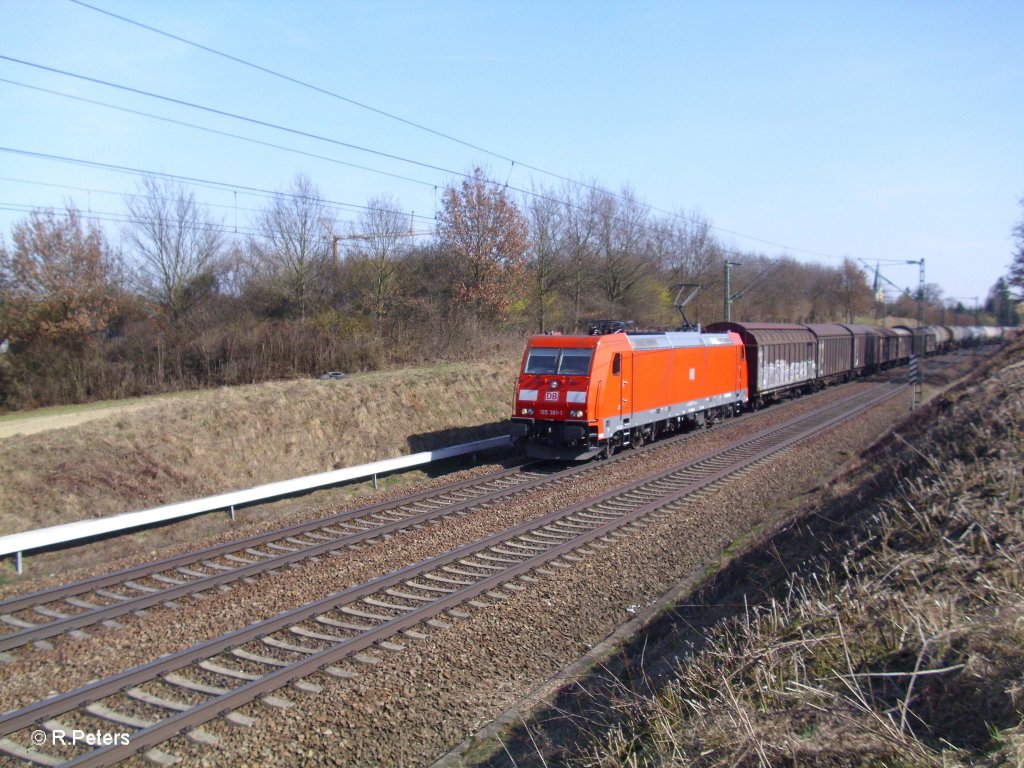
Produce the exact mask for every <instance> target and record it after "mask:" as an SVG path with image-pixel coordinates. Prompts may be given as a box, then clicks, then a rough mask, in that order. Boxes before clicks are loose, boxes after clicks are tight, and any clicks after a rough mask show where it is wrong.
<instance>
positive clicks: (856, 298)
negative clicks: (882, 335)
mask: <svg viewBox="0 0 1024 768" xmlns="http://www.w3.org/2000/svg"><path fill="white" fill-rule="evenodd" d="M837 293H838V298H839V302H838V303H839V306H840V307H841V308H842V310H843V315H844V318H843V319H845V320H846V322H848V323H852V322H853V321H854V319H855V318H856V316H857V315H858V314H861V315H867V314H870V312H871V309H872V306H873V304H874V299H873V298H872V296H871V287H870V286H869V285H868V281H867V278H866V277H865V276H864V271H863V270H862V269H861V268H860V267H858V266H857V263H856V262H855V261H854V260H853V259H850V258H845V259H843V263H842V266H840V267H839V269H838V281H837Z"/></svg>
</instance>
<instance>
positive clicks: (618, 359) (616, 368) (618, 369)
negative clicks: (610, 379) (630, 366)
mask: <svg viewBox="0 0 1024 768" xmlns="http://www.w3.org/2000/svg"><path fill="white" fill-rule="evenodd" d="M620 373H622V353H621V352H616V353H615V357H613V358H612V376H618V375H619V374H620Z"/></svg>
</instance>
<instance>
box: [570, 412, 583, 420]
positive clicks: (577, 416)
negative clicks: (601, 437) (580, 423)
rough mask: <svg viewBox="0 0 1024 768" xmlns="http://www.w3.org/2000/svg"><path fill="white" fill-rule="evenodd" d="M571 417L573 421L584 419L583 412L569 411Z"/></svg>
mask: <svg viewBox="0 0 1024 768" xmlns="http://www.w3.org/2000/svg"><path fill="white" fill-rule="evenodd" d="M569 417H570V418H573V419H582V418H583V411H569Z"/></svg>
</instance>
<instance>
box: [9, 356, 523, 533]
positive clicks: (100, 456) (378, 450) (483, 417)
mask: <svg viewBox="0 0 1024 768" xmlns="http://www.w3.org/2000/svg"><path fill="white" fill-rule="evenodd" d="M516 363H517V361H516V360H511V359H509V360H504V359H503V360H495V361H491V362H486V363H474V364H448V365H439V366H433V367H430V368H416V369H406V370H400V371H390V372H377V373H369V374H362V375H354V376H351V377H349V378H348V379H345V380H343V381H330V382H322V381H316V380H296V381H288V382H275V383H269V384H259V385H253V386H244V387H232V388H223V389H218V390H209V391H206V392H201V393H198V394H197V395H196V396H194V397H188V398H172V399H167V400H163V399H160V400H158V401H156V402H155V403H154V404H153V405H152V406H149V407H146V408H145V409H142V410H138V411H132V412H127V413H124V414H120V415H117V416H113V417H109V418H106V419H103V420H98V421H93V422H89V423H86V424H81V425H79V426H75V427H71V428H68V429H61V430H53V431H48V432H43V433H39V434H35V435H26V436H15V437H11V438H8V439H6V440H3V441H2V442H0V466H2V467H4V473H5V476H4V480H3V483H2V485H0V535H2V534H7V533H12V532H15V531H19V530H27V529H31V528H36V527H40V526H46V525H55V524H58V523H64V522H70V521H73V520H80V519H87V518H92V517H100V516H104V515H110V514H115V513H119V512H126V511H131V510H135V509H142V508H146V507H150V506H157V505H160V504H166V503H171V502H175V501H181V500H185V499H191V498H196V497H199V496H204V495H209V494H213V493H219V492H223V491H228V490H234V489H239V488H247V487H251V486H253V485H257V484H260V483H266V482H273V481H276V480H283V479H287V478H290V477H296V476H300V475H307V474H313V473H316V472H323V471H327V470H330V469H334V468H338V467H343V466H351V465H356V464H361V463H365V462H368V461H375V460H378V459H384V458H390V457H392V456H397V455H400V454H403V453H414V452H417V451H422V450H427V449H428V448H431V447H435V446H437V445H440V444H446V443H450V442H464V441H468V440H472V439H476V438H478V437H485V436H492V435H495V434H498V433H499V432H500V429H501V422H503V421H504V420H505V419H507V416H508V413H507V411H508V408H509V403H510V400H511V393H512V387H513V383H514V380H515V370H516Z"/></svg>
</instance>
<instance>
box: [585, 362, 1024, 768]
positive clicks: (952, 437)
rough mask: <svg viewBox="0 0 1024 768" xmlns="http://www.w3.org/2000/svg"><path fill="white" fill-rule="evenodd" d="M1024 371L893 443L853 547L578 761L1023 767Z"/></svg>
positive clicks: (930, 417)
mask: <svg viewBox="0 0 1024 768" xmlns="http://www.w3.org/2000/svg"><path fill="white" fill-rule="evenodd" d="M1022 359H1024V347H1021V346H1017V347H1016V348H1015V349H1014V350H1012V351H1011V353H1010V354H1009V355H1008V356H1004V357H1001V358H999V359H998V360H997V361H996V362H995V363H993V364H991V365H989V366H988V367H987V369H986V370H984V371H982V372H980V373H979V375H978V376H977V377H976V378H975V380H974V384H973V386H970V387H960V388H957V389H956V390H953V391H952V392H950V393H949V394H947V395H944V396H942V397H940V398H938V399H937V401H936V402H935V403H933V404H932V405H931V406H930V407H929V408H927V409H922V411H920V412H918V413H917V414H916V415H915V418H914V420H913V422H912V423H910V424H908V425H906V428H905V429H904V431H903V433H902V436H899V435H896V436H893V437H892V438H891V439H889V440H887V441H885V443H884V444H883V445H882V447H881V448H880V456H879V457H878V458H879V460H880V461H881V462H882V464H881V466H884V467H887V469H885V470H881V471H880V474H879V475H878V482H879V484H880V486H881V488H882V489H883V492H882V495H881V496H880V497H878V498H877V499H876V500H875V503H874V505H873V506H872V507H871V513H870V514H864V515H863V517H862V519H861V521H860V522H859V523H858V525H857V528H856V531H855V532H854V533H853V535H852V536H850V537H849V538H847V539H846V540H845V541H839V542H837V544H838V547H837V548H835V549H833V551H832V552H825V553H824V554H823V556H822V557H821V558H820V559H819V560H818V561H817V563H818V564H817V565H816V566H814V567H811V568H807V569H804V570H803V571H802V572H800V573H799V574H795V575H792V576H791V577H790V578H789V580H788V582H787V583H785V584H783V585H781V586H780V587H778V588H776V589H775V590H774V593H775V594H776V595H778V597H775V598H772V599H769V600H767V601H766V602H764V603H762V604H760V605H758V606H756V607H751V608H749V609H748V610H746V611H741V615H740V616H739V617H738V618H733V619H731V620H729V621H726V622H723V623H720V624H719V625H716V626H715V627H714V629H713V630H712V632H711V633H710V635H709V636H708V637H707V638H706V645H704V647H703V648H702V650H701V651H700V652H699V653H696V654H694V655H693V656H690V657H689V658H687V659H686V660H685V661H683V662H682V663H680V664H679V665H678V667H677V671H676V674H675V675H674V676H673V678H672V679H671V681H670V682H669V683H668V684H666V685H661V686H657V687H655V685H654V684H653V682H651V681H646V682H647V683H648V687H651V688H655V692H654V693H647V694H645V695H637V694H636V693H634V692H633V691H635V690H636V689H637V688H638V686H637V685H636V684H635V683H634V684H632V685H630V686H626V685H620V687H619V690H618V691H617V692H616V693H615V694H614V695H613V697H612V700H611V702H610V704H609V711H607V712H605V713H603V714H602V715H601V716H600V717H597V718H595V722H597V721H598V720H601V721H603V722H605V723H614V725H612V726H611V727H610V728H607V729H606V728H603V727H602V728H600V729H599V728H598V727H596V726H595V727H594V728H593V729H592V733H591V738H590V741H589V745H588V746H587V748H586V749H585V750H584V752H583V754H582V755H581V756H578V758H577V760H576V761H575V762H576V763H577V764H579V765H587V766H601V767H602V768H610V767H611V766H708V767H711V766H714V767H716V768H717V767H718V766H721V767H723V768H724V767H725V766H812V765H813V766H837V767H838V766H867V765H872V766H875V765H879V766H881V765H885V766H954V765H991V766H995V765H1012V766H1022V765H1024V730H1022V727H1021V714H1022V710H1024V513H1022V497H1024V479H1022V469H1021V468H1022V467H1024V365H1022V364H1021V363H1020V361H1021V360H1022ZM640 687H643V686H640Z"/></svg>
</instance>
